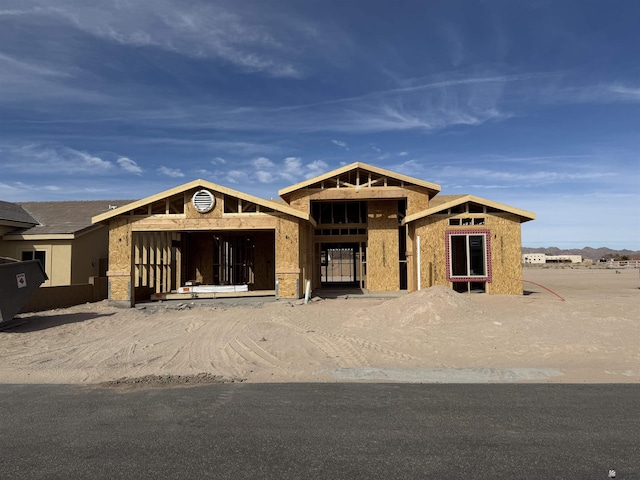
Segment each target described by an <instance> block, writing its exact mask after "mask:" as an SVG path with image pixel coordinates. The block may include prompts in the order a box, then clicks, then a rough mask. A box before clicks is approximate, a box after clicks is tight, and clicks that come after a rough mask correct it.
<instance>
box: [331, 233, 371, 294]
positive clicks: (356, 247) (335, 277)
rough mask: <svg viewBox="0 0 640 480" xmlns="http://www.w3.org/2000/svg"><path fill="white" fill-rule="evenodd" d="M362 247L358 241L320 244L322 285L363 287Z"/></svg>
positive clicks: (363, 265)
mask: <svg viewBox="0 0 640 480" xmlns="http://www.w3.org/2000/svg"><path fill="white" fill-rule="evenodd" d="M364 268H365V261H364V248H363V246H362V245H361V244H358V243H323V244H321V245H320V282H321V284H322V287H329V286H342V287H360V288H362V287H364V283H363V282H364V275H365V273H364Z"/></svg>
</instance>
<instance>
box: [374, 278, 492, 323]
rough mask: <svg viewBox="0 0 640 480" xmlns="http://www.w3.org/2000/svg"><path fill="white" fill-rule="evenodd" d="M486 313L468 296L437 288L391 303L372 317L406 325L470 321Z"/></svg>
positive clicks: (387, 302)
mask: <svg viewBox="0 0 640 480" xmlns="http://www.w3.org/2000/svg"><path fill="white" fill-rule="evenodd" d="M479 313H482V312H481V311H480V310H479V309H478V306H477V305H476V304H475V303H474V302H473V300H472V299H471V298H469V297H468V296H467V295H464V294H460V293H456V292H455V291H453V290H452V289H450V288H447V287H442V286H435V287H430V288H426V289H424V290H420V291H417V292H414V293H410V294H408V295H405V296H402V297H398V298H394V299H392V300H387V301H386V302H384V303H383V304H382V305H379V306H378V307H376V308H374V309H373V311H372V314H373V315H375V316H376V317H378V318H380V317H381V318H385V319H387V321H392V322H394V323H400V324H402V325H406V326H413V325H438V324H443V323H451V322H467V321H470V320H471V319H472V318H473V316H474V315H478V314H479Z"/></svg>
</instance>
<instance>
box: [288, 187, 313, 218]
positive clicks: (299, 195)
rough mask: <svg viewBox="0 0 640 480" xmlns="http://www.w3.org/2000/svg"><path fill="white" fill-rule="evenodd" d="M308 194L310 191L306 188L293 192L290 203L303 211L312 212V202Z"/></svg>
mask: <svg viewBox="0 0 640 480" xmlns="http://www.w3.org/2000/svg"><path fill="white" fill-rule="evenodd" d="M308 195H309V192H307V190H306V189H303V190H298V191H295V192H293V193H292V194H291V195H290V197H289V205H290V206H291V207H293V208H295V209H296V210H300V211H301V212H304V213H310V212H311V204H310V202H309V197H308Z"/></svg>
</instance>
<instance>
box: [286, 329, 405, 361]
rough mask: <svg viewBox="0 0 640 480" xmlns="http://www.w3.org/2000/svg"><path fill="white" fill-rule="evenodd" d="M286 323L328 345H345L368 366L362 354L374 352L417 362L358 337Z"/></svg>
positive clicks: (396, 358) (366, 359) (403, 354)
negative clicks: (321, 339)
mask: <svg viewBox="0 0 640 480" xmlns="http://www.w3.org/2000/svg"><path fill="white" fill-rule="evenodd" d="M286 322H287V323H289V324H291V325H294V326H295V328H297V330H298V331H304V332H305V333H306V332H311V331H312V332H313V333H316V334H318V335H321V336H323V337H326V340H325V342H326V343H327V344H329V345H334V344H336V343H340V344H342V345H345V346H346V348H348V349H350V350H351V351H352V352H354V355H355V356H356V357H358V358H359V359H360V360H362V361H363V362H365V364H366V365H369V361H368V357H367V356H366V354H365V353H363V352H368V351H370V352H375V353H377V354H379V355H383V356H386V357H388V358H391V359H393V360H403V361H416V360H417V359H416V357H413V356H411V355H408V354H406V353H403V352H399V351H397V350H391V349H389V348H386V347H383V346H382V345H380V344H378V343H375V342H371V341H368V340H365V339H363V338H360V337H353V336H347V335H344V334H340V333H332V332H327V331H324V330H322V329H319V328H318V327H316V326H312V325H309V324H306V323H304V322H300V321H296V320H291V319H287V320H286Z"/></svg>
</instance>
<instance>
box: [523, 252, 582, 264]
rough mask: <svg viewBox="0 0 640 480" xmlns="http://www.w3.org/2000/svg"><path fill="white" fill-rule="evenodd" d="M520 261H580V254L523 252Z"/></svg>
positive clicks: (530, 262) (531, 262)
mask: <svg viewBox="0 0 640 480" xmlns="http://www.w3.org/2000/svg"><path fill="white" fill-rule="evenodd" d="M522 263H529V264H537V265H540V264H545V263H582V256H581V255H546V254H544V253H525V254H524V255H522Z"/></svg>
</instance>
